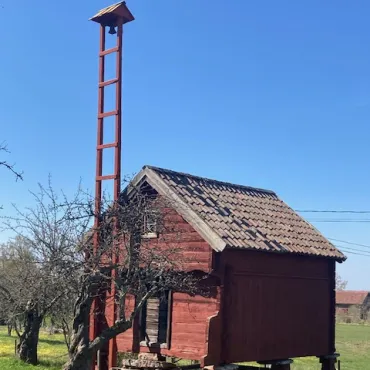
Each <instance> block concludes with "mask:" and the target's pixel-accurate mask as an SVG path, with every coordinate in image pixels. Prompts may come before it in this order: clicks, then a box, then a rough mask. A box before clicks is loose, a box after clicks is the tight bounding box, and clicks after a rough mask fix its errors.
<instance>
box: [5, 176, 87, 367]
mask: <svg viewBox="0 0 370 370" xmlns="http://www.w3.org/2000/svg"><path fill="white" fill-rule="evenodd" d="M80 193H81V192H80V191H78V192H77V195H76V198H74V201H71V202H65V201H64V197H63V195H62V196H61V197H59V196H58V195H57V194H56V193H55V192H54V191H53V189H52V187H51V184H50V182H49V185H48V186H47V187H43V186H41V185H40V186H39V192H38V193H32V194H33V197H34V199H35V205H34V207H31V208H27V209H25V210H20V209H19V208H17V207H15V206H14V208H15V213H16V216H15V217H5V218H3V222H4V225H5V227H6V228H7V229H10V230H12V231H13V232H14V233H15V235H16V238H15V239H13V240H12V241H10V242H9V243H8V244H7V249H8V250H10V251H12V253H11V254H8V258H7V263H6V265H4V268H0V295H1V296H2V299H3V301H6V302H7V307H8V309H7V311H8V314H7V316H8V317H10V318H11V319H12V320H13V322H14V323H15V322H16V321H15V320H16V319H18V320H19V319H20V318H22V319H23V327H22V330H21V331H19V330H16V331H17V334H18V336H19V344H18V348H17V350H18V355H19V357H20V359H21V360H23V361H25V362H27V363H31V364H37V361H38V359H37V345H38V337H39V331H40V327H41V325H42V322H43V319H44V318H45V316H46V315H47V314H49V313H50V312H51V310H52V309H53V308H54V306H55V305H56V304H57V303H58V302H59V300H61V299H62V298H63V297H65V296H66V295H68V293H69V292H70V289H71V287H73V281H74V280H77V279H78V273H79V269H81V268H82V264H83V260H82V259H78V258H75V256H74V251H75V250H76V246H77V243H78V237H79V235H80V234H82V233H84V232H86V230H87V229H88V225H87V224H85V223H84V222H88V220H86V219H80V220H79V222H78V224H77V223H76V222H75V221H74V219H78V218H79V216H80V215H79V214H78V212H79V209H78V208H77V207H76V206H75V204H77V199H78V204H79V203H80ZM72 204H73V206H72ZM86 205H88V203H86Z"/></svg>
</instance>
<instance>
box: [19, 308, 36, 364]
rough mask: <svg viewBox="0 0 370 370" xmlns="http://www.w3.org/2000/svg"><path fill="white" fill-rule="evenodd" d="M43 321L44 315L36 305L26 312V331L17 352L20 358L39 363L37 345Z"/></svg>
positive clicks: (31, 362) (21, 337)
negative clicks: (40, 313)
mask: <svg viewBox="0 0 370 370" xmlns="http://www.w3.org/2000/svg"><path fill="white" fill-rule="evenodd" d="M41 323H42V316H40V315H39V313H38V310H37V308H36V307H35V306H33V308H32V309H30V310H28V311H27V312H26V317H25V325H24V331H23V333H22V335H21V336H20V338H19V344H18V346H17V352H18V356H19V358H20V359H21V360H22V361H24V362H26V363H29V364H32V365H37V362H38V361H37V345H38V342H39V333H40V327H41Z"/></svg>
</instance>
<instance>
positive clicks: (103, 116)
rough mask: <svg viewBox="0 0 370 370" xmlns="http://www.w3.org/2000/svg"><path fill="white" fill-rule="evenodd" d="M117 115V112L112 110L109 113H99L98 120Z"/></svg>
mask: <svg viewBox="0 0 370 370" xmlns="http://www.w3.org/2000/svg"><path fill="white" fill-rule="evenodd" d="M117 114H118V112H117V111H116V110H112V111H110V112H105V113H99V114H98V118H105V117H110V116H115V115H117Z"/></svg>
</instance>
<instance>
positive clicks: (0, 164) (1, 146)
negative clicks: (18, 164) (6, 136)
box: [0, 142, 23, 180]
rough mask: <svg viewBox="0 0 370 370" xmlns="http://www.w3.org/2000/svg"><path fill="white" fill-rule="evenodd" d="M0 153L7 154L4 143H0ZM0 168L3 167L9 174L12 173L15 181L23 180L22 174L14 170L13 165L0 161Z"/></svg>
mask: <svg viewBox="0 0 370 370" xmlns="http://www.w3.org/2000/svg"><path fill="white" fill-rule="evenodd" d="M0 152H2V153H9V150H8V148H7V146H6V144H5V143H4V142H3V143H0ZM0 167H4V168H6V169H7V170H9V171H10V172H12V173H13V174H14V176H15V179H16V180H23V174H22V173H21V172H19V171H17V170H16V169H15V166H14V164H10V163H9V162H8V161H6V160H0Z"/></svg>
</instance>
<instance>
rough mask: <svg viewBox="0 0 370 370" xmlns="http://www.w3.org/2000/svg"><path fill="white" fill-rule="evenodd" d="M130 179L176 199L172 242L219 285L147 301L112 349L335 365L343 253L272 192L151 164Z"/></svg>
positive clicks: (210, 360)
mask: <svg viewBox="0 0 370 370" xmlns="http://www.w3.org/2000/svg"><path fill="white" fill-rule="evenodd" d="M134 184H135V185H139V186H140V184H145V186H146V187H147V186H149V187H151V188H152V189H153V191H154V192H155V193H156V194H158V195H160V196H166V197H169V198H170V199H171V200H172V201H173V202H172V204H173V210H172V216H171V219H172V222H174V223H175V224H176V228H175V229H174V232H176V233H177V235H179V236H177V238H178V242H177V243H178V245H179V246H180V247H181V248H183V253H184V254H186V253H191V254H192V255H193V256H195V258H194V262H193V266H192V267H191V268H192V269H193V270H197V271H203V272H205V273H207V274H209V275H210V277H212V278H214V281H217V285H218V287H217V289H216V293H215V294H214V295H213V296H211V297H202V296H190V295H187V294H184V293H179V292H176V291H173V292H169V293H168V300H167V301H163V300H159V299H156V298H152V299H150V300H149V301H148V303H147V306H146V307H145V309H144V310H143V312H142V314H141V317H140V320H138V323H137V325H134V329H131V330H129V331H127V332H125V333H123V334H121V335H119V336H118V338H117V346H118V351H119V352H157V353H160V354H161V355H164V356H171V357H179V358H184V359H192V360H198V361H199V362H200V364H201V365H202V366H206V365H219V364H230V363H235V362H247V361H271V363H272V362H273V361H275V360H281V359H285V360H288V359H291V358H294V357H303V356H318V357H320V358H321V362H322V363H323V369H324V368H325V369H334V365H333V363H334V362H335V357H336V354H335V263H336V262H342V261H344V260H345V256H344V255H343V254H342V253H341V252H340V251H339V250H338V249H337V248H335V247H334V245H332V244H331V243H330V242H329V241H328V240H327V239H325V238H324V237H323V236H322V235H321V234H320V232H319V231H318V230H316V229H315V228H314V227H313V226H312V225H310V224H309V223H308V222H307V221H305V220H304V219H303V218H301V217H300V216H299V215H298V214H297V213H296V212H294V210H293V209H292V208H290V207H289V206H288V205H286V204H285V203H284V202H283V201H282V200H281V199H279V197H278V196H277V195H276V194H275V193H274V192H272V191H269V190H264V189H256V188H252V187H248V186H243V185H236V184H230V183H226V182H221V181H216V180H210V179H207V178H202V177H198V176H193V175H189V174H184V173H180V172H174V171H171V170H165V169H161V168H156V167H150V166H145V167H144V168H143V169H142V170H141V171H140V173H139V174H138V175H137V176H136V177H135V179H134ZM131 303H132V302H131ZM144 338H149V341H148V340H146V341H145V340H144ZM325 364H326V365H325Z"/></svg>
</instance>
